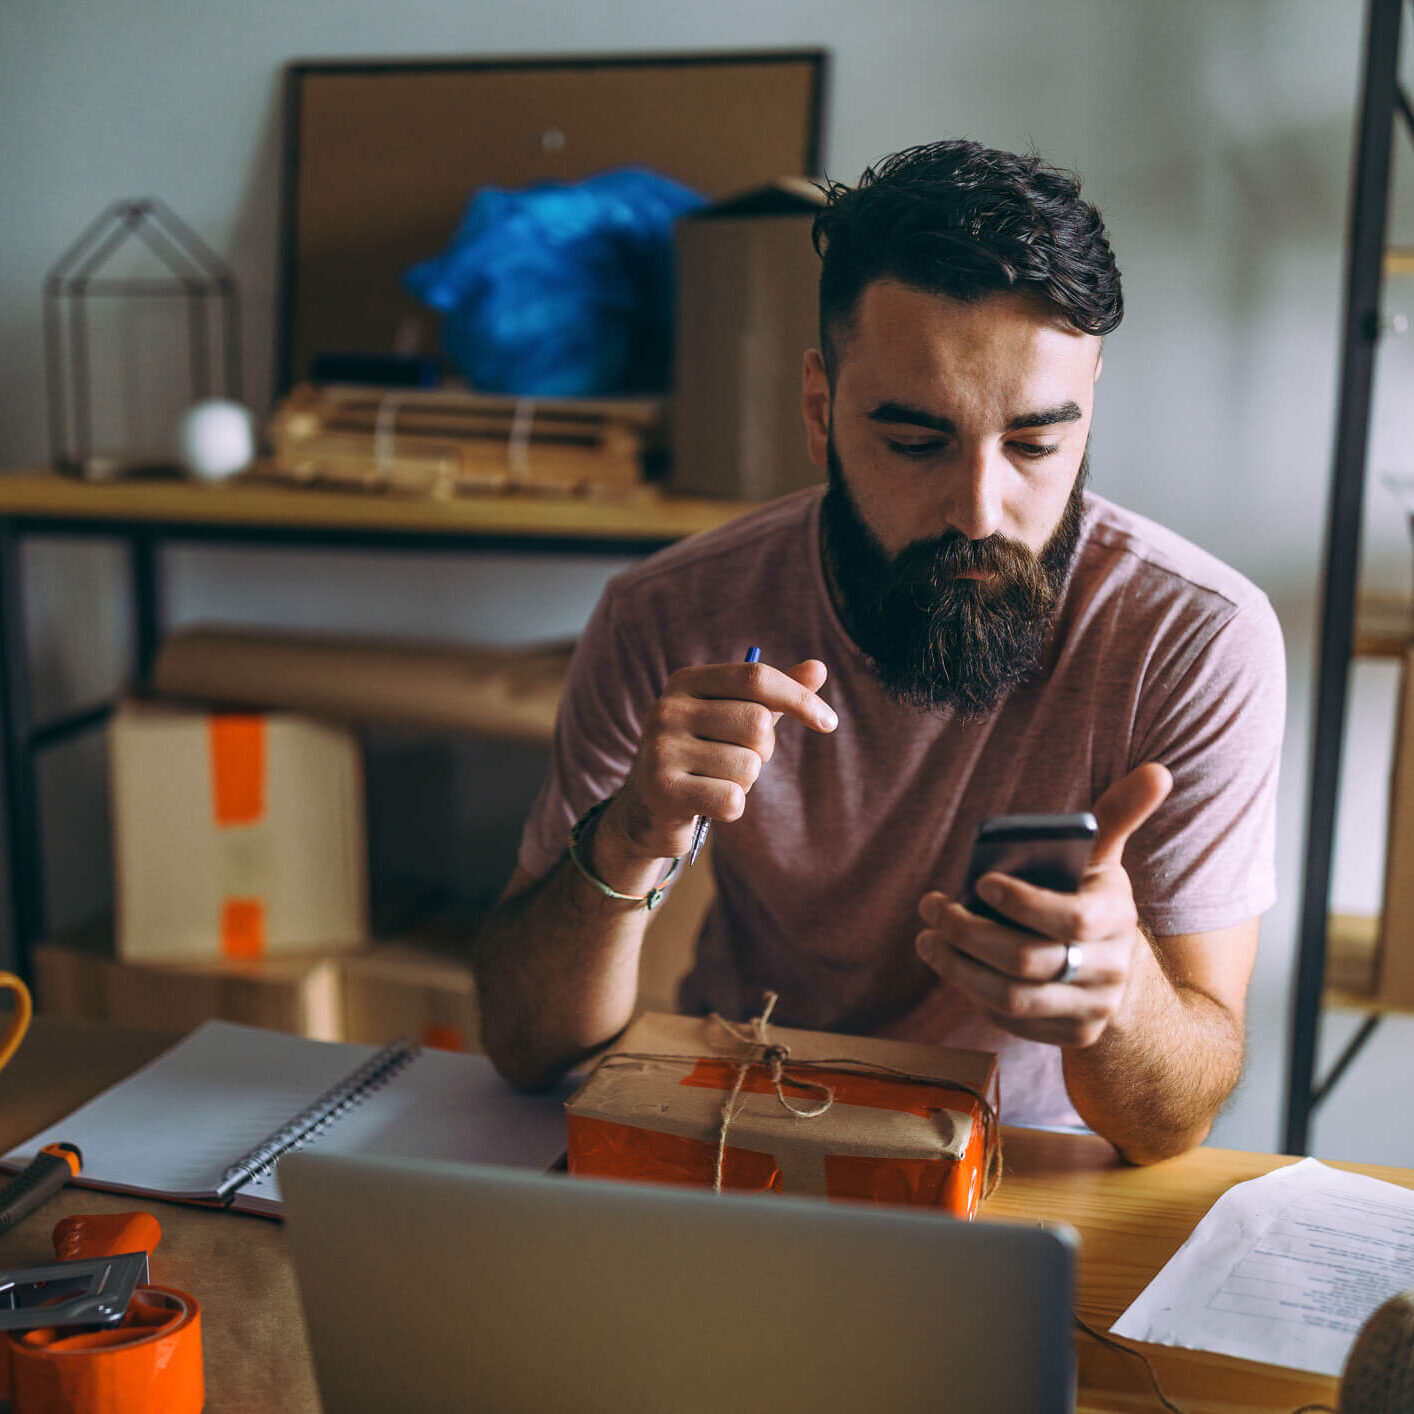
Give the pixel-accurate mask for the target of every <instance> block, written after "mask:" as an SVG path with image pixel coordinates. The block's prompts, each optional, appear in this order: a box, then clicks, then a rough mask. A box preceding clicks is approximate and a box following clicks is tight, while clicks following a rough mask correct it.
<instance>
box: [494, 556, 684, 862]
mask: <svg viewBox="0 0 1414 1414" xmlns="http://www.w3.org/2000/svg"><path fill="white" fill-rule="evenodd" d="M660 690H661V689H660V688H659V687H657V686H655V684H654V683H653V681H652V679H651V675H650V674H649V672H648V671H647V670H646V663H645V655H644V654H642V653H634V654H631V653H629V652H628V651H627V649H626V646H625V644H624V641H623V635H622V633H621V629H620V624H619V622H618V614H617V610H616V602H615V595H614V585H613V584H612V583H611V584H610V585H609V587H608V588H607V589H606V590H605V592H604V595H603V597H602V598H601V599H600V601H599V604H598V606H597V607H596V609H595V610H594V613H593V615H592V616H591V618H590V620H589V624H588V626H587V627H586V629H585V630H584V633H583V634H582V635H581V637H580V639H579V642H578V643H577V644H576V645H575V650H574V654H573V656H572V657H571V659H570V668H569V674H568V676H567V678H566V682H565V692H564V696H563V697H562V698H561V700H560V709H559V713H558V714H557V716H556V718H555V735H554V741H553V744H552V746H551V753H550V768H549V771H548V772H547V774H546V777H545V781H544V783H543V784H542V785H541V787H540V792H539V794H538V795H537V796H536V798H535V803H534V804H533V805H532V806H531V808H530V814H529V815H528V816H527V818H526V822H525V828H524V829H523V830H522V831H521V839H520V850H519V853H518V855H517V860H516V862H517V863H518V864H519V865H520V867H521V868H522V869H523V870H525V872H526V873H527V874H529V875H530V876H531V877H532V878H536V879H539V878H541V877H542V876H544V875H545V874H548V873H549V872H550V870H551V868H553V867H554V865H555V864H556V863H557V862H558V861H559V859H560V856H561V855H562V854H564V852H565V846H566V844H567V842H568V840H569V832H570V826H571V825H572V824H573V823H574V822H575V820H577V819H578V818H579V817H580V816H581V815H582V814H583V813H584V812H585V811H586V810H587V809H589V807H590V806H591V805H593V804H594V803H595V801H598V800H603V799H604V798H605V797H607V796H610V795H612V794H613V793H614V792H615V791H616V790H618V788H619V787H620V786H621V785H622V784H623V781H624V778H625V777H626V776H627V775H628V771H629V767H630V766H631V765H632V764H633V759H634V756H635V754H636V753H637V751H638V742H639V738H640V737H641V735H642V730H643V721H644V718H645V717H646V715H647V711H648V708H649V707H650V706H651V705H652V703H653V701H654V700H655V698H656V696H657V694H658V692H659V691H660Z"/></svg>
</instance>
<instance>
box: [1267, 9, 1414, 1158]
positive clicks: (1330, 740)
mask: <svg viewBox="0 0 1414 1414" xmlns="http://www.w3.org/2000/svg"><path fill="white" fill-rule="evenodd" d="M1410 6H1411V10H1414V0H1410ZM1404 8H1405V0H1369V4H1368V7H1367V9H1366V18H1365V49H1364V74H1363V78H1362V81H1361V93H1360V108H1359V129H1358V137H1357V141H1356V150H1355V180H1354V184H1353V188H1352V191H1351V206H1350V225H1349V236H1348V242H1349V243H1348V247H1347V252H1346V261H1347V263H1346V287H1345V305H1344V312H1343V318H1342V337H1341V368H1340V393H1339V402H1338V405H1337V413H1336V433H1335V459H1334V468H1333V473H1332V477H1331V487H1330V500H1329V508H1328V513H1327V521H1326V545H1325V577H1324V584H1323V589H1322V596H1321V637H1320V646H1319V649H1318V655H1317V664H1316V714H1315V729H1314V734H1313V738H1312V752H1311V775H1310V783H1309V796H1308V804H1307V812H1306V848H1305V860H1304V866H1303V875H1302V891H1301V922H1300V933H1299V941H1298V955H1297V969H1296V979H1295V996H1294V1002H1293V1007H1292V1018H1291V1032H1290V1050H1289V1056H1288V1066H1287V1092H1286V1107H1285V1128H1284V1134H1283V1148H1284V1149H1285V1151H1286V1152H1287V1153H1292V1154H1304V1153H1305V1152H1306V1151H1307V1149H1308V1148H1309V1142H1310V1133H1311V1118H1312V1115H1313V1114H1314V1112H1315V1110H1316V1107H1317V1106H1318V1105H1319V1104H1320V1103H1321V1101H1322V1100H1324V1099H1325V1098H1326V1096H1327V1095H1329V1094H1330V1092H1331V1089H1332V1087H1333V1086H1334V1085H1335V1083H1336V1082H1337V1081H1338V1080H1339V1079H1340V1078H1341V1076H1342V1075H1344V1073H1345V1071H1346V1070H1347V1068H1348V1067H1349V1066H1350V1064H1351V1062H1352V1061H1353V1060H1354V1059H1355V1057H1356V1055H1357V1054H1358V1052H1359V1051H1360V1050H1361V1048H1362V1047H1363V1046H1364V1045H1365V1043H1366V1042H1367V1041H1368V1040H1369V1039H1370V1036H1371V1035H1372V1034H1373V1033H1374V1031H1375V1028H1376V1026H1377V1025H1378V1023H1379V1019H1380V1013H1379V1012H1375V1013H1373V1014H1372V1015H1371V1016H1370V1017H1368V1018H1367V1019H1366V1021H1365V1023H1364V1024H1363V1025H1362V1026H1361V1028H1360V1030H1359V1031H1358V1032H1357V1033H1356V1034H1355V1036H1354V1037H1353V1038H1352V1040H1351V1042H1350V1044H1349V1045H1347V1047H1346V1048H1345V1050H1344V1052H1343V1053H1342V1054H1341V1056H1340V1057H1339V1058H1338V1059H1337V1060H1336V1062H1335V1064H1334V1065H1333V1066H1332V1067H1331V1070H1330V1072H1329V1074H1328V1075H1327V1077H1326V1078H1325V1080H1323V1081H1319V1082H1318V1081H1317V1079H1316V1075H1315V1064H1316V1049H1317V1045H1318V1042H1319V1039H1320V1020H1321V1006H1322V993H1323V989H1324V985H1325V966H1326V937H1327V929H1328V916H1329V912H1330V885H1331V864H1332V856H1333V845H1334V840H1335V815H1336V796H1337V791H1338V787H1339V783H1340V756H1341V739H1342V735H1343V733H1344V727H1345V707H1346V697H1347V693H1348V689H1349V677H1350V662H1351V657H1352V654H1353V649H1354V644H1355V608H1356V594H1357V578H1358V573H1359V563H1360V524H1361V514H1362V511H1363V505H1364V497H1365V463H1366V454H1367V451H1368V447H1369V432H1370V411H1371V398H1372V392H1373V384H1374V371H1375V352H1376V345H1377V344H1378V341H1379V339H1380V336H1381V332H1382V325H1381V316H1380V297H1381V293H1382V289H1383V277H1384V273H1385V265H1386V260H1385V254H1386V245H1387V238H1388V230H1387V228H1388V219H1389V192H1390V170H1391V162H1392V157H1393V146H1394V129H1395V127H1396V125H1397V124H1398V122H1400V121H1402V122H1403V123H1404V125H1405V127H1406V129H1407V130H1408V134H1409V136H1410V138H1411V139H1414V105H1411V103H1410V99H1409V96H1408V94H1407V93H1405V92H1404V90H1403V89H1402V88H1401V86H1400V83H1399V40H1400V28H1401V21H1402V20H1403V18H1404Z"/></svg>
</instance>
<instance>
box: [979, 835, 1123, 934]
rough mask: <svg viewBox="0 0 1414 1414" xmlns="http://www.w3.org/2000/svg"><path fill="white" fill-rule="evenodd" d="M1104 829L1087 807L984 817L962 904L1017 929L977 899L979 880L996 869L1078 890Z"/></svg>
mask: <svg viewBox="0 0 1414 1414" xmlns="http://www.w3.org/2000/svg"><path fill="white" fill-rule="evenodd" d="M1099 830H1100V827H1099V825H1098V824H1097V823H1096V822H1095V817H1094V816H1093V815H1092V814H1091V813H1090V812H1089V811H1088V810H1082V811H1078V812H1077V813H1075V814H1072V815H994V816H992V818H991V819H989V820H983V821H982V823H981V824H980V825H978V827H977V838H976V840H975V841H974V843H973V845H972V858H971V860H969V861H968V865H967V879H966V882H965V883H964V884H963V886H962V906H963V907H964V908H966V909H969V910H970V911H971V912H973V913H976V914H980V915H981V916H982V917H983V918H991V919H994V920H995V921H996V922H999V923H1006V924H1008V925H1009V926H1011V927H1013V928H1014V927H1016V926H1017V925H1016V923H1015V922H1014V921H1013V920H1012V919H1010V918H1006V917H1004V916H1003V915H1002V914H1000V913H998V912H997V911H996V910H995V909H993V908H988V907H987V905H986V904H985V903H983V902H982V900H981V899H979V898H978V897H977V893H976V884H977V880H978V879H980V878H981V877H982V875H983V874H990V873H993V872H996V873H998V874H1010V875H1011V876H1012V877H1013V878H1016V879H1024V880H1025V881H1026V882H1027V883H1028V884H1035V885H1036V886H1037V887H1038V888H1042V889H1053V890H1055V892H1057V893H1063V894H1073V893H1074V892H1075V891H1076V889H1078V888H1079V887H1080V880H1081V879H1082V878H1083V877H1084V874H1085V866H1086V865H1087V864H1089V862H1090V852H1091V850H1092V849H1093V848H1094V845H1095V836H1096V835H1097V834H1098V833H1099Z"/></svg>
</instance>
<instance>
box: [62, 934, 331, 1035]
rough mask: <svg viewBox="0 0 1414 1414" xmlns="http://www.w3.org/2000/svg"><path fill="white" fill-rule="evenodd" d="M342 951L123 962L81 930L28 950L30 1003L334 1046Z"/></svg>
mask: <svg viewBox="0 0 1414 1414" xmlns="http://www.w3.org/2000/svg"><path fill="white" fill-rule="evenodd" d="M343 962H344V954H342V953H327V952H324V953H310V954H299V953H293V954H286V955H283V956H277V957H259V958H249V959H210V960H207V961H187V962H168V963H160V962H131V961H123V960H121V959H119V958H118V957H117V956H115V954H114V951H113V939H112V934H111V931H110V930H109V929H108V928H107V927H106V926H105V927H94V928H91V929H87V930H85V931H84V932H82V933H80V934H76V935H74V936H72V937H68V938H64V939H57V940H54V941H51V942H46V943H40V944H39V945H38V946H37V947H36V948H35V949H34V981H35V994H36V1002H37V1004H38V1006H39V1008H40V1010H41V1011H43V1012H45V1013H47V1014H49V1015H51V1016H62V1017H72V1018H78V1019H81V1020H95V1021H121V1022H123V1023H124V1025H128V1026H141V1027H147V1028H149V1029H151V1030H155V1031H187V1030H190V1029H191V1027H193V1026H197V1025H199V1024H200V1023H201V1022H203V1021H207V1020H211V1019H213V1018H216V1019H219V1020H222V1021H238V1022H241V1023H243V1024H244V1025H247V1026H265V1027H268V1028H270V1029H271V1030H274V1031H289V1032H292V1033H294V1034H295V1035H299V1036H312V1037H314V1038H315V1039H316V1040H320V1041H337V1040H339V1039H341V1038H342V1036H343V1033H344V1018H343V1002H342V995H343V993H342V967H343Z"/></svg>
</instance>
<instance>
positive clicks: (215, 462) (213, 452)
mask: <svg viewBox="0 0 1414 1414" xmlns="http://www.w3.org/2000/svg"><path fill="white" fill-rule="evenodd" d="M177 457H178V459H179V460H180V461H181V463H182V465H183V466H185V467H186V468H187V470H188V471H190V472H191V473H192V474H193V475H195V476H199V477H201V479H202V480H203V481H223V480H225V478H226V477H228V476H234V475H235V474H236V472H238V471H244V470H245V468H246V467H248V466H249V465H250V464H251V463H252V462H253V461H254V460H255V417H254V415H253V414H252V413H251V410H250V409H249V408H248V407H246V406H245V405H244V404H242V403H236V402H231V401H229V400H228V399H225V398H208V399H206V400H205V401H204V402H199V403H195V404H193V405H192V406H191V407H189V408H188V409H187V410H186V412H184V413H183V414H182V416H181V420H180V421H179V422H178V423H177Z"/></svg>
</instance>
